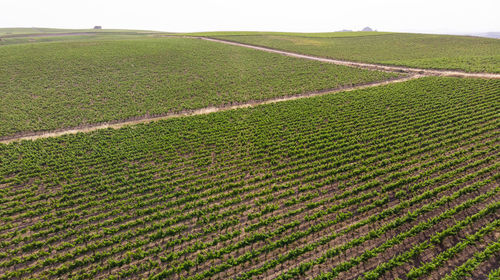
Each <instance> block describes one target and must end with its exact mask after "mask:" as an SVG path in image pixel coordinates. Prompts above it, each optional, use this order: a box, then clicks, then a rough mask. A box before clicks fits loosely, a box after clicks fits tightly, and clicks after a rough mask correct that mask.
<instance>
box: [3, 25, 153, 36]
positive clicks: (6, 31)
mask: <svg viewBox="0 0 500 280" xmlns="http://www.w3.org/2000/svg"><path fill="white" fill-rule="evenodd" d="M81 32H92V33H124V32H127V33H135V34H144V33H157V31H148V30H130V29H62V28H38V27H25V28H23V27H14V28H0V37H5V36H11V35H13V36H16V35H23V36H24V35H36V34H57V33H81Z"/></svg>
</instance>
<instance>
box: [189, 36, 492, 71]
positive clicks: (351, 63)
mask: <svg viewBox="0 0 500 280" xmlns="http://www.w3.org/2000/svg"><path fill="white" fill-rule="evenodd" d="M191 38H197V39H202V40H207V41H212V42H218V43H223V44H228V45H233V46H240V47H245V48H250V49H255V50H260V51H265V52H270V53H277V54H281V55H286V56H292V57H298V58H304V59H310V60H316V61H321V62H327V63H333V64H338V65H344V66H351V67H357V68H363V69H371V70H379V71H386V72H400V73H409V74H420V75H428V76H446V77H462V78H486V79H500V74H494V73H467V72H462V71H453V70H434V69H420V68H410V67H402V66H388V65H381V64H371V63H363V62H354V61H345V60H338V59H331V58H323V57H317V56H312V55H305V54H299V53H294V52H288V51H281V50H276V49H272V48H267V47H261V46H255V45H249V44H243V43H237V42H233V41H227V40H222V39H214V38H208V37H191Z"/></svg>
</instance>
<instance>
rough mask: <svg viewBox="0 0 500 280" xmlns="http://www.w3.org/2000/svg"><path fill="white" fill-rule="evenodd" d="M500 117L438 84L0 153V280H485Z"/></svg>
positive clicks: (491, 103)
mask: <svg viewBox="0 0 500 280" xmlns="http://www.w3.org/2000/svg"><path fill="white" fill-rule="evenodd" d="M185 42H186V41H179V44H183V43H185ZM190 42H191V41H190ZM197 43H198V42H197ZM189 44H192V43H189ZM93 57H96V56H95V55H93V56H91V58H93ZM240 58H241V57H240ZM252 58H255V56H254V55H252ZM282 86H286V85H282ZM499 111H500V81H499V80H479V79H458V78H436V77H431V78H422V79H418V80H413V81H409V82H406V83H400V84H392V85H387V86H383V87H375V88H370V89H365V90H360V91H352V92H344V93H338V94H332V95H325V96H321V97H316V98H308V99H300V100H294V101H289V102H282V103H276V104H270V105H264V106H258V107H255V108H248V109H242V110H234V111H226V112H220V113H214V114H209V115H203V116H195V117H185V118H178V119H171V120H165V121H159V122H156V123H151V124H147V125H138V126H133V127H127V128H123V129H120V130H101V131H96V132H93V133H89V134H77V135H67V136H63V137H58V138H49V139H43V140H42V139H40V140H37V141H25V142H21V143H14V144H10V145H0V217H1V220H0V221H1V222H0V240H1V243H0V246H1V248H2V249H1V253H0V275H1V276H0V279H9V278H13V277H19V278H31V277H34V278H45V277H47V278H64V279H96V278H108V279H118V278H125V277H129V278H149V279H174V278H175V277H185V278H186V279H207V278H209V277H211V278H212V279H217V278H218V279H230V278H236V279H252V277H264V276H266V277H269V278H277V279H291V278H292V277H298V276H300V277H314V278H315V279H334V278H337V279H350V278H351V277H358V276H360V277H361V278H364V279H377V278H381V279H396V278H397V277H400V278H402V279H416V278H418V277H423V276H425V277H429V278H430V279H436V278H440V277H441V276H442V275H445V274H447V275H448V276H449V277H451V279H459V278H457V277H460V276H461V275H466V274H467V273H469V274H471V277H472V278H474V279H479V278H480V277H482V276H484V275H487V274H488V273H489V272H488V271H486V272H485V270H484V268H485V267H486V268H488V267H493V268H495V266H498V263H497V262H496V260H498V259H497V258H498V256H499V254H500V240H499V239H498V233H499V232H500V231H499V228H500V227H499V225H500V220H499V219H498V213H499V209H500V201H499V197H500V196H499V191H500V187H499V185H498V180H500V177H499V174H500V163H499V161H498V154H499V152H500V148H499V144H500V143H499V136H500V135H499V133H500V132H499V129H498V128H499V113H498V112H499ZM485 273H486V274H485ZM495 273H496V274H498V272H495V271H492V272H491V274H492V275H495ZM453 277H455V278H453Z"/></svg>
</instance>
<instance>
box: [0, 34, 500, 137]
mask: <svg viewBox="0 0 500 280" xmlns="http://www.w3.org/2000/svg"><path fill="white" fill-rule="evenodd" d="M162 37H182V38H191V39H200V40H206V41H211V42H217V43H222V44H229V45H233V46H239V47H245V48H251V49H254V50H259V51H264V52H269V53H275V54H281V55H285V56H290V57H296V58H302V59H309V60H315V61H320V62H325V63H333V64H336V65H343V66H349V67H355V68H361V69H368V70H377V71H384V72H396V73H405V74H409V76H404V77H401V78H397V79H390V80H385V81H381V82H373V83H368V84H361V85H355V86H344V87H341V88H334V89H325V90H320V91H312V92H307V93H302V94H297V95H292V96H285V97H278V98H272V99H267V100H256V101H250V102H246V103H241V104H236V105H230V106H220V107H215V106H211V107H205V108H201V109H196V110H187V111H182V112H177V113H167V114H164V115H160V116H138V117H133V118H130V119H126V120H121V121H111V122H106V123H97V124H92V125H85V126H78V127H73V128H64V129H58V130H53V131H40V132H25V133H19V134H17V135H13V136H7V137H0V143H3V144H9V143H12V142H19V141H23V140H36V139H40V138H50V137H58V136H62V135H67V134H77V133H87V132H92V131H95V130H100V129H107V128H112V129H119V128H122V127H124V126H130V125H136V124H142V123H149V122H154V121H159V120H164V119H171V118H179V117H187V116H196V115H205V114H210V113H215V112H219V111H227V110H235V109H241V108H250V107H255V106H259V105H264V104H270V103H277V102H283V101H290V100H295V99H300V98H308V97H314V96H320V95H325V94H331V93H337V92H345V91H353V90H358V89H364V88H369V87H377V86H383V85H387V84H392V83H400V82H406V81H409V80H413V79H417V78H421V77H427V76H443V77H461V78H482V79H500V74H494V73H467V72H462V71H453V70H437V69H421V68H410V67H401V66H389V65H382V64H372V63H362V62H355V61H345V60H338V59H331V58H324V57H317V56H312V55H305V54H300V53H294V52H289V51H283V50H278V49H273V48H269V47H263V46H258V45H251V44H244V43H238V42H234V41H229V40H223V39H216V38H210V37H198V36H176V35H165V36H162Z"/></svg>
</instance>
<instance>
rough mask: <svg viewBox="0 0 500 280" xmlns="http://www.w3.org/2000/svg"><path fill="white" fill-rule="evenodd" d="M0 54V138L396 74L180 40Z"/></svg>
mask: <svg viewBox="0 0 500 280" xmlns="http://www.w3.org/2000/svg"><path fill="white" fill-rule="evenodd" d="M118 34H120V33H118ZM115 36H118V37H117V38H121V37H120V36H121V35H115ZM72 37H74V36H67V37H61V38H65V39H64V40H71V38H72ZM49 39H50V38H49ZM61 40H63V39H61ZM0 61H1V62H2V63H0V115H1V116H2V119H1V122H0V138H2V137H6V136H13V135H18V134H22V133H26V132H33V131H46V130H55V129H61V128H67V127H76V126H85V125H89V124H95V123H101V122H108V121H119V120H125V119H131V118H140V117H147V116H158V115H164V114H168V113H172V112H182V111H185V110H193V109H199V108H205V107H209V106H225V105H230V104H235V103H236V104H239V103H245V102H249V101H255V100H266V99H270V98H273V97H281V96H289V95H297V94H302V93H307V92H314V91H319V90H328V89H333V88H341V87H345V86H351V85H355V84H367V83H371V82H375V81H380V80H386V79H390V78H395V77H397V76H398V75H396V74H393V73H383V72H374V71H366V70H360V69H354V68H349V67H344V66H337V65H330V64H323V63H319V62H314V61H306V60H301V59H297V58H291V57H285V56H281V55H275V54H269V53H264V52H259V51H255V50H249V49H244V48H238V47H234V46H227V45H223V44H218V43H213V42H207V41H202V40H195V39H186V38H146V37H140V38H138V39H134V40H119V39H114V40H104V39H99V40H97V39H92V40H90V39H89V40H87V41H74V42H72V41H69V42H52V43H34V44H19V45H6V46H0Z"/></svg>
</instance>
